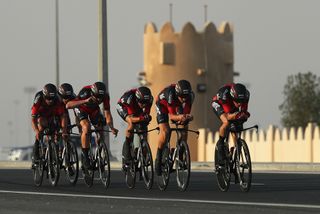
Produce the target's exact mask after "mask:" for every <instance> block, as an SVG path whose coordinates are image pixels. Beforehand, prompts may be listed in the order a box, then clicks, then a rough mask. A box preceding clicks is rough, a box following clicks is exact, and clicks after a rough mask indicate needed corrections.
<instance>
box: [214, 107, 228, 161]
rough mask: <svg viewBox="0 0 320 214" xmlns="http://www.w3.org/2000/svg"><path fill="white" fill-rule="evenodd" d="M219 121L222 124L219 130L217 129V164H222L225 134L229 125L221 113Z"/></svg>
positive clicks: (224, 114) (224, 115)
mask: <svg viewBox="0 0 320 214" xmlns="http://www.w3.org/2000/svg"><path fill="white" fill-rule="evenodd" d="M220 120H221V122H222V124H221V126H220V128H219V140H218V142H217V148H218V151H219V158H218V160H219V163H223V161H224V159H225V137H226V136H225V134H226V129H227V127H228V125H229V122H228V119H227V116H226V113H223V114H221V115H220Z"/></svg>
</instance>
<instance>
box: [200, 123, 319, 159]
mask: <svg viewBox="0 0 320 214" xmlns="http://www.w3.org/2000/svg"><path fill="white" fill-rule="evenodd" d="M218 138H219V135H218V133H215V134H214V135H213V133H212V132H210V131H208V130H205V129H200V137H199V139H198V159H197V160H198V161H213V160H214V148H215V144H216V142H217V141H218ZM243 138H244V139H245V141H246V142H247V144H248V146H249V150H250V155H251V161H252V162H288V163H289V162H291V163H294V162H299V163H320V128H319V127H318V126H315V125H313V124H311V123H310V124H309V125H308V126H307V128H306V129H305V130H303V129H302V128H301V127H300V128H298V129H294V128H290V129H289V130H288V129H282V130H280V129H278V128H275V127H273V126H270V127H269V128H268V129H267V130H266V131H263V130H260V131H259V132H258V133H256V132H255V131H247V132H245V133H244V136H243Z"/></svg>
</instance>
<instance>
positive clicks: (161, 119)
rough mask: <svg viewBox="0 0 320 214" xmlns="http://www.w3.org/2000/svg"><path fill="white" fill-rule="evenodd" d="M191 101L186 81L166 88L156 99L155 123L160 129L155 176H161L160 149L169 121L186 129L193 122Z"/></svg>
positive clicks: (166, 135)
mask: <svg viewBox="0 0 320 214" xmlns="http://www.w3.org/2000/svg"><path fill="white" fill-rule="evenodd" d="M193 100H194V93H193V91H192V88H191V85H190V82H189V81H187V80H179V81H178V82H177V83H176V84H171V85H169V86H167V87H166V88H164V89H163V90H162V91H161V92H160V93H159V95H158V97H157V100H156V110H157V122H158V124H159V128H160V133H159V140H158V151H157V157H156V161H155V171H156V173H157V175H161V160H162V149H163V147H164V145H165V143H166V140H167V138H168V137H169V132H170V126H169V119H170V120H171V121H172V122H174V123H176V124H178V125H182V126H184V128H188V123H189V121H191V120H193V116H192V115H191V114H190V112H191V107H192V103H193ZM182 139H183V140H187V132H185V133H183V135H182Z"/></svg>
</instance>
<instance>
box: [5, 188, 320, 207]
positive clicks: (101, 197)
mask: <svg viewBox="0 0 320 214" xmlns="http://www.w3.org/2000/svg"><path fill="white" fill-rule="evenodd" d="M0 193H8V194H22V195H45V196H57V197H81V198H99V199H118V200H136V201H159V202H184V203H199V204H203V203H204V204H223V205H242V206H259V207H286V208H305V209H320V205H311V204H310V205H309V204H284V203H263V202H242V201H209V200H191V199H178V198H142V197H123V196H108V195H83V194H65V193H44V192H27V191H25V192H24V191H8V190H0Z"/></svg>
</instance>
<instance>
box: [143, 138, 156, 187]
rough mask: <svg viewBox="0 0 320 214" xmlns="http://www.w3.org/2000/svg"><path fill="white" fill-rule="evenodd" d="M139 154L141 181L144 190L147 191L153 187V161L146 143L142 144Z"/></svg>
mask: <svg viewBox="0 0 320 214" xmlns="http://www.w3.org/2000/svg"><path fill="white" fill-rule="evenodd" d="M140 152H141V154H140V162H141V168H142V176H143V181H144V184H145V187H146V189H148V190H149V189H151V188H152V186H153V160H152V153H151V149H150V146H149V144H148V142H146V141H145V142H143V143H142V149H141V150H140Z"/></svg>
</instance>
